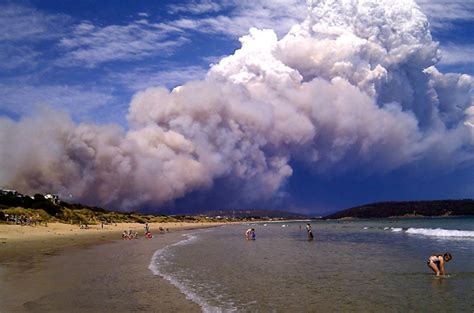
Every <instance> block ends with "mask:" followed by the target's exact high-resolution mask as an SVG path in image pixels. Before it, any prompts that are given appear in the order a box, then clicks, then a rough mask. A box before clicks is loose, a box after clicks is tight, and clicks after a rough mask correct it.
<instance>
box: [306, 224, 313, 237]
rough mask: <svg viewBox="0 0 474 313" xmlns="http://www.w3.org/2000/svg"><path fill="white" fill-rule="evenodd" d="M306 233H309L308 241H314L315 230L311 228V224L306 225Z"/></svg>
mask: <svg viewBox="0 0 474 313" xmlns="http://www.w3.org/2000/svg"><path fill="white" fill-rule="evenodd" d="M306 232H307V233H308V240H313V238H314V236H313V228H312V227H311V224H310V223H308V224H307V225H306Z"/></svg>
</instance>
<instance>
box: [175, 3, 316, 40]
mask: <svg viewBox="0 0 474 313" xmlns="http://www.w3.org/2000/svg"><path fill="white" fill-rule="evenodd" d="M226 8H227V9H229V10H230V13H229V12H226V13H225V14H217V15H214V16H206V17H203V18H181V19H178V20H175V21H172V22H170V25H173V26H176V27H178V28H181V29H187V30H192V31H198V32H203V33H222V34H226V35H229V36H232V37H239V36H242V35H244V34H246V33H247V32H248V30H249V28H251V27H257V28H272V29H274V30H275V31H276V32H277V34H279V35H283V34H284V33H286V32H287V31H288V30H289V29H290V28H291V26H293V25H294V24H296V23H299V22H301V21H302V20H303V19H304V18H305V16H306V13H307V7H306V4H305V2H304V1H299V0H290V1H270V0H261V1H249V0H244V1H229V2H226Z"/></svg>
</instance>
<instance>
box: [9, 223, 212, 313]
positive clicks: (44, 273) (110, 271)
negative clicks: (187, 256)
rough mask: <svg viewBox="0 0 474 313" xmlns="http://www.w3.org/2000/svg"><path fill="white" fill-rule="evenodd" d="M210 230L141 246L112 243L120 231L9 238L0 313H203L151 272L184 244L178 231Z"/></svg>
mask: <svg viewBox="0 0 474 313" xmlns="http://www.w3.org/2000/svg"><path fill="white" fill-rule="evenodd" d="M138 225H140V224H138ZM1 226H6V225H1ZM120 226H122V227H121V228H120V229H122V228H123V226H124V225H120ZM206 226H209V225H199V224H191V225H189V224H181V225H177V226H176V227H174V228H173V230H171V232H169V233H165V234H158V235H155V237H154V238H152V239H145V238H144V237H143V236H142V237H141V238H139V239H137V240H112V239H115V238H117V237H118V236H120V233H121V232H120V231H115V232H114V231H110V232H105V231H97V232H90V233H89V234H88V235H77V236H76V235H64V234H63V235H56V236H57V237H58V238H54V237H51V236H50V235H49V237H44V238H43V237H41V238H42V239H38V238H36V239H29V240H21V239H16V242H15V240H13V239H12V238H13V237H10V238H9V239H10V240H7V243H0V290H1V292H0V312H137V311H140V312H165V311H167V312H170V311H171V312H200V311H201V309H200V307H199V306H198V305H196V304H194V303H193V302H191V301H189V300H187V299H186V298H185V296H184V295H183V294H182V293H181V292H180V291H179V290H178V289H177V288H176V287H174V286H172V285H171V284H169V283H168V282H167V281H166V280H164V279H162V278H161V277H157V276H154V275H153V273H152V272H151V271H150V270H149V269H148V266H149V264H150V261H151V257H152V255H153V253H154V252H155V251H156V250H158V249H161V248H163V247H165V246H167V245H169V244H172V243H174V242H177V241H179V240H181V239H182V237H183V236H182V235H183V234H184V233H185V232H187V230H178V229H179V228H186V227H193V228H196V227H198V228H201V227H206ZM212 226H216V224H212ZM141 227H143V225H141ZM51 229H53V228H51ZM152 229H153V227H152ZM26 231H28V230H27V229H26ZM87 231H88V230H87ZM142 233H143V231H142ZM1 234H2V233H1V232H0V237H1ZM45 238H47V239H45Z"/></svg>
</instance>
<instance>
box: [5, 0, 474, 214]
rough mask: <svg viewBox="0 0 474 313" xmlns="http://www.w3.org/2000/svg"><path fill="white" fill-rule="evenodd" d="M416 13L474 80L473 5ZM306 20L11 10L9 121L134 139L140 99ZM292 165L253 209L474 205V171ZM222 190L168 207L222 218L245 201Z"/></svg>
mask: <svg viewBox="0 0 474 313" xmlns="http://www.w3.org/2000/svg"><path fill="white" fill-rule="evenodd" d="M315 2H316V1H315ZM417 3H418V4H419V5H420V7H421V9H422V11H423V12H424V13H425V14H426V15H427V17H428V20H429V22H430V25H431V26H430V30H431V34H432V36H433V39H434V40H435V41H438V42H439V44H440V50H441V53H442V59H441V61H440V63H438V64H437V65H436V67H437V68H438V70H439V71H440V72H442V73H448V72H454V73H465V74H469V75H474V57H473V55H474V2H472V1H437V0H420V1H418V2H417ZM306 15H307V5H306V2H305V1H296V0H288V1H271V0H262V1H234V0H228V1H216V2H214V1H207V0H203V1H121V2H119V1H92V0H91V1H86V0H80V1H48V0H38V1H0V27H1V28H2V34H0V42H1V44H0V116H3V117H6V118H8V119H12V120H13V121H19V120H21V119H22V118H24V117H26V116H31V115H34V114H36V112H37V111H38V108H39V107H41V106H44V105H46V106H48V107H50V108H52V109H53V111H64V112H66V113H67V114H69V115H70V116H71V118H72V120H73V121H74V123H76V124H80V123H89V124H94V125H105V124H117V125H119V126H120V127H121V128H122V129H124V131H127V129H128V128H129V124H128V123H127V119H126V117H127V114H128V111H129V107H130V102H131V99H132V97H133V95H134V94H136V93H137V92H139V91H142V90H145V89H146V88H148V87H152V86H165V87H167V88H168V89H172V88H174V87H176V86H179V85H182V84H184V83H186V82H188V81H194V80H202V79H204V78H205V77H206V73H207V72H208V70H209V66H210V64H215V63H218V62H219V60H220V59H221V58H222V57H224V56H227V55H232V54H233V53H234V51H235V50H236V49H238V48H240V46H241V43H240V42H239V37H241V36H243V35H246V34H248V32H249V28H250V27H257V28H270V29H273V30H274V31H275V33H276V34H277V36H278V38H282V37H283V36H284V35H285V34H286V33H287V32H288V31H289V30H290V28H291V26H293V25H295V24H298V23H301V22H303V21H304V19H305V18H306ZM470 93H471V95H472V93H473V91H472V89H471V90H470ZM469 149H471V150H472V147H470V148H469ZM288 162H289V165H291V167H292V169H293V174H292V175H291V177H289V178H288V179H287V180H285V182H284V183H282V184H281V186H280V188H279V192H278V193H277V195H276V196H273V197H272V199H271V200H268V198H265V199H264V200H260V199H259V200H255V201H253V202H251V204H249V205H251V206H254V207H255V206H257V207H258V206H263V207H278V208H283V209H291V210H295V211H301V212H305V213H310V214H316V215H318V214H322V213H326V212H330V211H333V210H336V209H342V208H345V207H350V206H354V205H358V204H363V203H367V202H372V201H382V200H412V199H440V198H472V197H474V180H473V177H474V175H471V174H473V172H472V171H473V169H474V167H473V164H472V163H470V162H465V163H462V162H461V165H459V166H456V167H455V168H450V169H444V170H440V171H438V170H437V168H436V166H435V165H433V168H430V167H429V166H425V165H426V164H425V165H423V164H420V163H410V164H408V165H404V166H401V167H398V168H395V169H391V170H388V171H382V172H380V173H379V172H377V173H375V174H374V173H371V172H370V171H369V172H368V171H367V170H366V169H364V170H359V169H358V168H357V167H352V168H351V169H350V170H349V171H345V172H344V173H342V174H340V175H321V174H320V172H318V170H313V169H312V168H311V165H309V166H308V165H307V163H306V162H305V161H304V160H299V158H298V157H293V158H292V159H291V160H289V161H288ZM448 167H449V166H448ZM216 189H219V188H218V187H216V186H214V187H213V189H211V191H209V189H206V188H204V189H203V191H202V192H201V189H199V188H198V189H197V190H193V191H192V192H189V193H185V194H184V195H181V196H178V197H177V198H174V199H172V200H173V201H172V203H171V204H170V202H166V203H165V204H160V205H161V206H162V207H163V208H172V209H171V210H172V211H173V210H174V211H176V210H179V209H183V210H184V209H189V208H190V207H192V206H196V207H201V208H203V207H210V208H220V207H222V206H223V203H225V199H221V198H222V197H220V196H217V195H219V194H222V193H234V192H236V193H238V192H239V191H238V190H234V189H233V188H229V189H227V188H223V190H220V191H216ZM224 198H225V197H224ZM230 198H232V196H231V197H230ZM235 198H236V199H235V201H233V202H232V203H233V204H234V205H235V206H238V203H239V201H238V197H235ZM148 206H150V204H148Z"/></svg>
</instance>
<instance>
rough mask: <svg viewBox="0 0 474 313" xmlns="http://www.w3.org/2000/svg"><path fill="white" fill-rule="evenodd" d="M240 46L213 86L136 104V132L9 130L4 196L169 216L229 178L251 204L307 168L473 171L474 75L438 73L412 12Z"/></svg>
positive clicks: (375, 10) (198, 85) (0, 170)
mask: <svg viewBox="0 0 474 313" xmlns="http://www.w3.org/2000/svg"><path fill="white" fill-rule="evenodd" d="M240 41H241V43H242V47H241V48H240V49H239V50H237V51H235V53H234V54H233V55H231V56H228V57H226V58H224V59H222V60H221V61H220V62H219V63H218V64H215V65H213V66H211V68H210V70H209V72H208V75H207V77H206V79H204V80H202V81H192V82H188V83H186V84H184V85H183V86H180V87H177V88H175V89H173V90H171V91H170V90H167V89H165V88H163V87H156V88H149V89H147V90H144V91H141V92H139V93H137V94H136V95H135V96H134V97H133V99H132V101H131V104H130V108H129V114H128V117H127V118H128V122H129V130H128V131H127V132H125V131H123V130H122V129H121V128H119V127H116V126H110V125H109V126H98V125H91V124H79V125H77V124H75V123H73V122H72V121H71V120H70V118H69V117H68V116H67V115H65V114H61V113H57V112H52V111H48V110H47V109H46V110H44V111H43V112H42V114H40V115H39V116H35V117H24V118H22V119H21V120H20V121H18V122H15V121H12V120H9V119H6V118H4V119H0V134H1V137H0V147H1V150H2V152H1V153H2V157H1V159H0V185H3V186H5V187H10V188H15V189H18V190H20V191H23V192H26V193H34V192H55V193H59V194H61V195H62V196H63V197H64V196H67V195H69V194H71V195H73V196H74V199H76V200H80V201H85V202H87V203H96V204H100V205H103V206H106V207H110V208H116V209H117V208H122V209H129V208H136V207H137V206H140V205H147V206H154V207H157V208H158V207H159V206H161V205H164V204H168V203H172V202H173V201H174V200H175V199H178V198H180V197H183V196H185V195H187V194H189V193H190V192H193V191H199V190H209V189H210V188H213V184H214V182H215V181H216V179H222V178H228V179H227V180H224V181H228V182H229V183H235V182H237V184H238V185H239V186H240V188H241V190H242V193H241V197H242V198H246V201H257V200H261V199H268V198H271V197H272V196H273V195H274V194H275V192H277V191H278V190H279V188H280V187H281V186H282V184H283V183H284V182H285V180H287V179H288V178H289V177H290V176H291V175H292V168H291V167H290V165H289V162H290V160H292V159H295V158H296V159H298V160H299V161H302V162H304V163H305V164H307V166H308V167H309V168H310V169H311V170H313V171H315V172H316V173H320V175H324V174H325V173H328V172H329V171H331V172H341V171H342V172H343V171H346V170H350V169H352V168H356V167H357V168H360V167H365V168H366V169H367V171H374V172H377V173H384V172H389V171H391V170H394V169H397V168H400V167H403V166H406V165H409V164H413V163H414V162H424V161H427V162H428V161H429V162H431V163H433V162H435V164H438V165H439V166H443V164H445V163H446V161H447V160H449V164H450V167H455V166H456V165H457V164H461V163H463V164H465V163H466V162H470V163H472V162H473V158H474V127H473V126H474V106H473V100H472V98H471V92H472V90H473V81H472V78H471V77H470V76H468V75H462V74H443V73H440V72H439V71H438V70H437V69H436V67H435V65H436V64H437V62H439V60H440V57H441V55H440V52H439V49H438V45H437V43H436V42H434V41H433V40H432V38H431V35H430V31H429V25H428V22H427V19H426V17H425V16H424V15H423V13H422V12H421V11H420V9H419V8H418V6H417V5H416V4H415V3H414V2H413V1H411V0H400V1H392V0H386V1H385V0H377V1H375V0H372V1H371V0H364V1H363V0H360V1H355V0H339V1H329V0H328V1H319V2H317V4H314V5H312V4H311V7H310V10H309V14H308V18H307V19H306V20H305V21H304V22H303V23H302V24H300V25H295V26H294V27H293V28H292V29H291V30H290V31H289V33H288V34H287V35H286V36H284V37H283V38H281V39H280V40H278V38H277V36H276V34H275V32H274V31H272V30H268V29H266V30H259V29H250V32H249V34H248V35H246V36H244V37H242V38H241V39H240Z"/></svg>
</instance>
